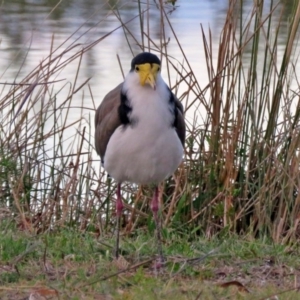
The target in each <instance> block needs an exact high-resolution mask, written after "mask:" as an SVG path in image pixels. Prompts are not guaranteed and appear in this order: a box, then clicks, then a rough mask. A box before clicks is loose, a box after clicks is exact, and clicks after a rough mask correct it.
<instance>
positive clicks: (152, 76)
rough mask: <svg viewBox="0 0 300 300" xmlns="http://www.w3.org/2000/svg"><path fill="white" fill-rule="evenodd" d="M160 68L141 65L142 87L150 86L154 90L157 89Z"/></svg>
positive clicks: (154, 65) (139, 67)
mask: <svg viewBox="0 0 300 300" xmlns="http://www.w3.org/2000/svg"><path fill="white" fill-rule="evenodd" d="M159 68H160V66H159V65H158V64H152V65H151V64H148V63H146V64H141V65H138V71H137V72H138V73H139V75H140V83H141V85H142V86H144V85H145V84H149V85H150V86H151V87H152V88H153V89H154V90H155V88H156V77H157V73H158V71H159Z"/></svg>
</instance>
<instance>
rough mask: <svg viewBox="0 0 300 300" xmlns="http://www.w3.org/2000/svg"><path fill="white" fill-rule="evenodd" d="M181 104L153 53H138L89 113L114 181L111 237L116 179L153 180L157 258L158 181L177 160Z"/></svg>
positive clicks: (98, 148)
mask: <svg viewBox="0 0 300 300" xmlns="http://www.w3.org/2000/svg"><path fill="white" fill-rule="evenodd" d="M184 140H185V122H184V117H183V107H182V104H181V103H180V102H179V100H178V99H177V98H176V97H175V95H174V94H173V93H172V92H171V90H170V89H169V87H168V86H167V84H166V83H165V82H164V80H163V79H162V76H161V62H160V60H159V58H158V57H157V56H156V55H154V54H152V53H148V52H143V53H140V54H139V55H137V56H136V57H135V58H133V60H132V62H131V69H130V72H129V73H128V75H127V76H126V77H125V80H124V82H123V83H121V84H119V85H118V86H117V87H116V88H115V89H113V90H112V91H110V92H109V93H108V94H107V95H106V96H105V97H104V99H103V101H102V103H101V104H100V106H99V107H98V109H97V112H96V116H95V146H96V151H97V153H98V154H99V155H100V157H101V162H102V165H103V166H104V169H105V170H106V171H107V172H108V174H109V175H110V176H111V177H112V178H114V179H115V180H116V181H117V183H118V186H117V200H116V215H117V220H118V222H117V241H116V252H115V254H116V258H118V255H119V224H120V217H121V215H122V210H123V202H122V198H121V183H122V182H125V181H127V182H131V183H136V184H152V185H155V190H154V194H153V198H152V201H151V210H152V212H153V216H154V220H155V225H156V232H157V243H158V252H159V256H160V258H161V260H163V253H162V245H161V229H160V222H159V214H158V212H159V200H158V196H159V191H158V186H157V185H158V183H160V182H161V181H163V180H164V179H165V178H167V177H169V176H171V175H172V174H173V173H174V172H175V170H176V169H177V167H178V166H179V164H180V163H181V161H182V159H183V154H184Z"/></svg>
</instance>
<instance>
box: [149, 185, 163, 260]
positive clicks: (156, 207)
mask: <svg viewBox="0 0 300 300" xmlns="http://www.w3.org/2000/svg"><path fill="white" fill-rule="evenodd" d="M151 210H152V213H153V217H154V221H155V226H156V236H157V248H158V255H159V257H160V263H163V262H164V256H163V251H162V242H161V227H160V217H159V201H158V187H155V191H154V194H153V198H152V202H151Z"/></svg>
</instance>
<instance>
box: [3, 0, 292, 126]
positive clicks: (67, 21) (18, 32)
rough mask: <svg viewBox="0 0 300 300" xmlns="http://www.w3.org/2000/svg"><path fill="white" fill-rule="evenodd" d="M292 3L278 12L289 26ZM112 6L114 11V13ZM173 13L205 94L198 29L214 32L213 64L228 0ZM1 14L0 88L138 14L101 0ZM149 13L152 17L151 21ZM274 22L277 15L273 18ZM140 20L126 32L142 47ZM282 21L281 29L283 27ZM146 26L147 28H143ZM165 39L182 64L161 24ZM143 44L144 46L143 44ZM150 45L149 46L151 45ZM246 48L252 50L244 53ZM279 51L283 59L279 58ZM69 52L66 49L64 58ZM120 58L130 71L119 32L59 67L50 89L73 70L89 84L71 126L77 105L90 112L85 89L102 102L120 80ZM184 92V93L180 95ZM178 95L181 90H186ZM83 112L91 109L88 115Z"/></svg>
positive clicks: (153, 23)
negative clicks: (53, 56)
mask: <svg viewBox="0 0 300 300" xmlns="http://www.w3.org/2000/svg"><path fill="white" fill-rule="evenodd" d="M269 2H270V1H265V7H266V8H267V7H268V6H269V4H268V3H269ZM291 2H292V1H281V4H280V7H284V8H285V10H284V14H283V19H284V20H285V22H288V16H289V12H290V9H291V7H292V3H291ZM252 4H253V1H252V0H251V1H250V0H249V1H244V15H245V17H247V15H249V14H250V13H251V7H252ZM112 6H114V7H115V8H117V10H116V9H115V10H114V11H112V10H111V7H112ZM175 6H176V7H175V8H174V9H173V7H172V5H171V4H170V5H168V6H167V8H166V10H167V11H168V12H169V20H170V22H171V24H172V27H173V29H174V31H175V32H176V37H177V39H178V40H179V43H180V46H181V47H182V49H183V51H184V53H185V55H186V57H187V60H188V61H189V62H190V64H191V67H192V69H193V71H194V73H195V76H196V77H197V79H198V81H199V82H200V86H201V87H202V88H203V87H205V86H206V85H208V83H209V80H208V76H207V71H206V62H205V55H204V50H203V43H202V37H201V30H200V24H202V25H203V27H204V30H205V32H206V33H208V29H209V28H210V30H211V34H212V42H213V45H212V49H213V51H214V57H213V59H214V60H216V58H217V51H218V46H219V36H220V32H221V30H222V27H223V25H224V22H225V18H226V13H227V9H228V1H224V0H201V1H195V0H184V1H183V0H178V1H177V2H176V4H175ZM148 8H149V11H148V12H145V15H144V16H145V20H146V19H147V18H148V16H150V18H149V19H150V22H149V25H150V26H149V27H150V28H149V32H150V34H151V38H152V40H153V42H154V43H155V44H157V45H159V44H160V37H161V32H160V28H161V26H160V12H159V10H158V9H157V8H156V7H155V2H154V1H149V6H148V5H147V1H145V3H144V4H142V10H144V11H146V10H147V9H148ZM0 9H1V11H0V21H1V22H0V33H1V34H0V36H1V43H0V51H1V55H0V70H1V71H0V82H1V83H12V82H21V80H22V79H23V78H24V77H25V76H26V75H27V74H29V73H30V72H31V71H32V70H33V69H34V68H36V67H37V66H38V65H39V63H40V62H41V61H42V60H43V59H45V58H46V57H47V56H48V55H49V53H50V49H51V44H52V41H53V48H54V49H56V48H57V47H59V48H58V50H57V52H55V53H61V52H63V51H64V50H65V49H67V48H68V47H70V45H74V44H77V45H78V46H77V47H76V48H75V49H76V51H78V50H79V49H80V48H82V47H85V46H87V45H88V44H89V43H92V42H93V41H95V40H97V39H99V38H101V37H104V36H105V35H106V34H108V33H109V32H111V31H113V30H115V29H116V28H118V27H119V26H120V21H119V20H118V18H117V16H116V12H117V11H118V13H119V14H120V16H121V18H122V20H123V22H125V23H126V22H128V21H129V20H131V19H133V18H134V17H136V16H137V15H138V3H137V2H136V1H126V0H120V1H99V0H88V1H82V0H65V1H60V2H58V3H57V1H51V0H44V1H41V0H28V1H24V0H23V1H21V0H19V1H17V0H6V1H5V0H4V2H3V4H2V6H1V8H0ZM148 13H149V15H148ZM277 18H279V13H278V15H277ZM139 22H140V21H139V18H135V19H134V20H132V21H131V22H129V23H127V25H126V26H128V28H129V29H130V32H132V33H133V34H134V37H135V38H136V39H137V40H138V41H139V42H141V34H140V29H139V28H140V23H139ZM285 22H283V25H284V24H286V23H285ZM145 27H147V26H146V25H145ZM165 30H166V37H167V38H169V39H170V40H169V42H168V47H167V49H168V54H169V55H170V56H172V57H175V58H176V59H177V60H178V61H179V62H181V61H183V55H182V53H181V50H180V47H179V46H178V44H177V41H176V39H175V37H174V35H173V33H172V30H171V28H170V26H169V25H168V24H165ZM280 34H282V37H281V40H282V43H283V44H284V43H285V41H286V31H285V30H284V26H283V30H282V32H281V33H280ZM128 40H129V44H130V46H131V47H132V49H133V51H134V53H135V54H137V53H139V52H140V51H141V50H140V49H139V47H138V46H137V45H136V43H135V41H134V39H133V38H132V37H131V36H128ZM145 45H148V42H147V41H145ZM152 47H153V46H152ZM249 50H250V49H249ZM280 51H281V53H280ZM72 53H73V52H72V51H71V52H70V53H69V54H68V56H70V55H71V54H72ZM282 54H283V53H282V50H280V49H279V53H278V56H279V57H280V56H282ZM117 55H118V56H119V58H120V62H121V64H122V67H123V69H124V72H125V74H126V73H127V72H128V70H129V66H130V61H131V59H132V53H131V49H130V47H129V45H128V41H127V39H126V38H125V35H124V32H123V29H122V28H119V29H117V30H115V31H114V32H113V33H112V34H110V35H109V36H108V37H105V38H104V39H103V40H102V41H101V42H100V43H98V44H97V45H96V46H95V47H93V48H92V49H91V50H89V51H88V52H86V53H85V54H84V56H83V60H82V62H81V65H80V68H79V67H78V66H79V65H78V64H79V60H76V61H74V62H72V63H71V64H68V66H66V67H64V68H63V69H62V70H61V71H60V73H59V74H57V75H56V76H55V78H54V80H62V82H61V83H58V84H56V85H55V88H56V89H57V90H60V89H61V88H62V86H65V85H67V83H73V82H74V78H75V76H76V72H77V70H78V68H79V74H78V80H77V86H79V85H80V84H81V83H83V82H84V81H85V80H86V79H88V78H91V79H90V90H89V89H88V88H87V87H84V88H83V90H82V91H81V92H79V93H77V94H75V95H74V97H73V99H72V106H74V109H72V113H71V114H70V115H69V121H70V122H71V121H72V120H76V119H78V117H79V114H81V113H82V111H81V110H80V109H76V108H75V107H80V106H82V105H83V106H84V107H86V108H90V109H91V108H93V105H92V100H91V96H90V91H91V92H92V95H93V98H94V99H95V101H96V103H97V105H98V104H99V103H100V102H101V100H102V98H103V97H104V95H105V94H106V93H107V92H108V91H110V90H111V89H112V88H113V87H115V86H116V85H117V84H118V83H120V82H121V81H122V80H123V76H122V72H121V70H120V65H119V62H118V60H117ZM163 77H164V78H165V80H166V81H167V82H168V83H169V84H170V85H171V86H173V85H174V84H175V83H176V80H177V79H178V78H177V77H176V72H175V71H171V76H170V78H169V77H168V74H167V71H166V69H163ZM184 88H185V87H184V86H183V87H182V89H183V90H184ZM183 90H182V91H181V92H183ZM67 94H68V89H67V88H65V89H64V90H63V92H61V94H60V97H61V99H62V101H63V100H65V99H66V97H67ZM4 95H5V90H4V91H2V93H1V94H0V101H1V98H2V97H3V96H4ZM86 113H87V114H90V113H91V111H90V110H87V112H86Z"/></svg>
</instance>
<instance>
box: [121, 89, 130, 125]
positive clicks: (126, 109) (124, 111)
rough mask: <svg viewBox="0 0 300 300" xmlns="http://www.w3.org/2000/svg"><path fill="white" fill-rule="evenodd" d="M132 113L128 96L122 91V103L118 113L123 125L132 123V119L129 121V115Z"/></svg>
mask: <svg viewBox="0 0 300 300" xmlns="http://www.w3.org/2000/svg"><path fill="white" fill-rule="evenodd" d="M131 111H132V108H131V106H130V103H129V101H128V99H127V96H126V94H125V93H123V91H121V103H120V106H119V108H118V112H119V117H120V120H121V123H122V124H123V125H128V124H130V123H131V122H130V119H129V114H130V113H131Z"/></svg>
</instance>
